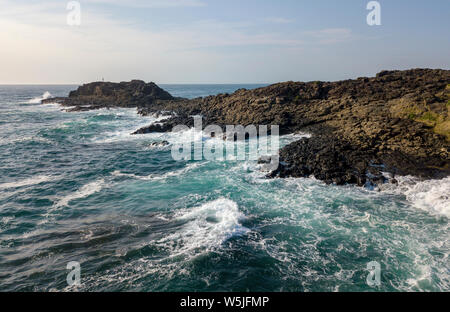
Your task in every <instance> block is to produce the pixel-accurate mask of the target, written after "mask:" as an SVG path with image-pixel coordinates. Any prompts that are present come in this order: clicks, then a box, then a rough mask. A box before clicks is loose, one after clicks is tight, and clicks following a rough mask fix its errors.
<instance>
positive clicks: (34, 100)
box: [28, 91, 52, 104]
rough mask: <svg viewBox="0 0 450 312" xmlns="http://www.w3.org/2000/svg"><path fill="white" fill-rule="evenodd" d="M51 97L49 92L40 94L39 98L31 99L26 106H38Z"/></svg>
mask: <svg viewBox="0 0 450 312" xmlns="http://www.w3.org/2000/svg"><path fill="white" fill-rule="evenodd" d="M51 97H52V95H51V93H50V92H48V91H45V92H44V94H42V95H41V96H38V97H35V98H32V99H31V100H29V101H28V104H40V103H41V101H42V100H46V99H48V98H51Z"/></svg>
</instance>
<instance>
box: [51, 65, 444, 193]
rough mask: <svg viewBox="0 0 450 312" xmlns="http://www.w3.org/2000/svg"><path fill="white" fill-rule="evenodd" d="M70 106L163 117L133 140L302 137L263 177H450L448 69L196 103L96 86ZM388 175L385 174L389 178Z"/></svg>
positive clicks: (157, 91)
mask: <svg viewBox="0 0 450 312" xmlns="http://www.w3.org/2000/svg"><path fill="white" fill-rule="evenodd" d="M43 102H44V103H51V102H57V103H60V104H62V105H64V106H67V107H70V109H69V110H71V111H77V110H90V109H98V108H104V107H136V108H137V109H138V112H139V113H140V114H142V115H147V114H164V115H167V118H166V119H165V120H164V121H163V122H162V123H159V124H154V125H150V126H148V127H145V128H142V129H138V130H137V131H136V132H135V133H134V134H136V135H138V134H143V133H149V132H167V131H171V130H172V128H173V127H174V126H176V125H180V124H183V125H187V126H192V125H193V118H192V115H202V116H203V118H204V123H203V124H204V125H209V124H216V125H220V126H222V127H224V126H225V125H243V126H247V125H251V124H254V125H279V126H280V132H281V134H289V133H297V132H307V133H310V134H312V137H311V138H303V139H301V140H299V141H297V142H294V143H292V144H290V145H288V146H286V147H284V148H283V149H282V150H281V151H280V157H281V162H280V166H279V167H278V169H277V170H275V171H273V172H272V173H270V174H269V177H307V176H314V177H316V178H317V179H320V180H323V181H325V182H327V183H336V184H338V185H342V184H358V185H365V184H367V183H372V184H380V183H385V182H389V183H395V182H396V181H395V175H414V176H419V177H423V178H442V177H446V176H448V175H449V174H450V155H449V147H450V113H449V110H450V71H449V70H437V69H413V70H406V71H383V72H380V73H379V74H377V75H376V77H372V78H366V77H363V78H358V79H355V80H345V81H337V82H322V81H314V82H284V83H278V84H274V85H270V86H268V87H264V88H258V89H254V90H245V89H241V90H238V91H236V92H235V93H233V94H219V95H216V96H208V97H204V98H197V99H183V98H175V97H173V96H171V95H170V94H169V93H168V92H166V91H164V90H163V89H161V88H159V87H158V86H157V85H156V84H154V83H148V84H147V83H145V82H143V81H139V80H134V81H131V82H122V83H109V82H95V83H90V84H87V85H83V86H81V87H79V88H78V90H76V91H73V92H71V93H70V94H69V97H67V98H54V99H47V100H44V101H43ZM386 172H387V173H390V174H389V175H386V174H385V173H386Z"/></svg>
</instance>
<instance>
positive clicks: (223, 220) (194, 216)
mask: <svg viewBox="0 0 450 312" xmlns="http://www.w3.org/2000/svg"><path fill="white" fill-rule="evenodd" d="M244 218H245V216H244V214H243V213H242V212H240V211H239V208H238V205H237V203H235V202H234V201H232V200H229V199H226V198H219V199H217V200H214V201H212V202H208V203H205V204H203V205H201V206H198V207H194V208H191V209H189V210H187V209H186V210H183V211H181V212H179V213H177V216H176V219H177V220H179V221H186V222H187V223H186V224H185V225H184V227H183V228H182V229H181V230H179V231H177V232H176V233H173V234H171V235H168V236H166V237H165V238H163V239H161V240H160V241H158V242H157V245H162V246H173V242H180V244H177V245H178V246H177V248H176V249H175V250H173V252H172V254H171V256H172V257H175V256H179V255H182V254H184V255H186V254H188V255H189V254H191V255H192V254H194V255H195V254H197V252H198V251H201V253H203V252H207V251H209V250H210V249H211V248H214V247H219V246H220V245H221V244H222V243H223V242H225V241H226V240H227V239H229V238H231V237H232V236H235V235H242V234H244V233H246V232H248V231H249V229H247V228H245V227H243V226H242V225H241V224H240V221H241V220H243V219H244Z"/></svg>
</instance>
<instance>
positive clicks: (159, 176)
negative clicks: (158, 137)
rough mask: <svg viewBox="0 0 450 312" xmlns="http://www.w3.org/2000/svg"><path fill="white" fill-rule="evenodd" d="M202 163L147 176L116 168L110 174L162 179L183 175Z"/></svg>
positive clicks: (147, 179) (144, 178)
mask: <svg viewBox="0 0 450 312" xmlns="http://www.w3.org/2000/svg"><path fill="white" fill-rule="evenodd" d="M204 164H205V163H201V162H195V163H190V164H188V165H187V166H186V167H184V168H182V169H179V170H175V171H170V172H167V173H165V174H150V175H147V176H138V175H135V174H133V173H123V172H120V171H119V170H116V171H114V172H113V173H111V175H113V176H115V177H127V178H130V179H136V180H143V181H151V180H164V179H167V178H170V177H176V176H180V175H183V174H185V173H187V172H189V171H191V170H194V169H196V168H198V167H200V166H201V165H204Z"/></svg>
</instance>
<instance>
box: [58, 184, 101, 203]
mask: <svg viewBox="0 0 450 312" xmlns="http://www.w3.org/2000/svg"><path fill="white" fill-rule="evenodd" d="M104 184H105V180H103V179H100V180H97V181H94V182H91V183H88V184H86V185H84V186H83V187H81V188H80V189H79V190H78V191H76V192H74V193H72V194H69V195H67V196H65V197H63V198H62V199H61V200H60V201H59V202H58V203H56V205H55V207H56V208H59V207H64V206H68V205H69V203H70V202H71V201H72V200H75V199H81V198H85V197H88V196H91V195H92V194H95V193H97V192H100V191H101V190H102V189H103V187H104Z"/></svg>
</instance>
